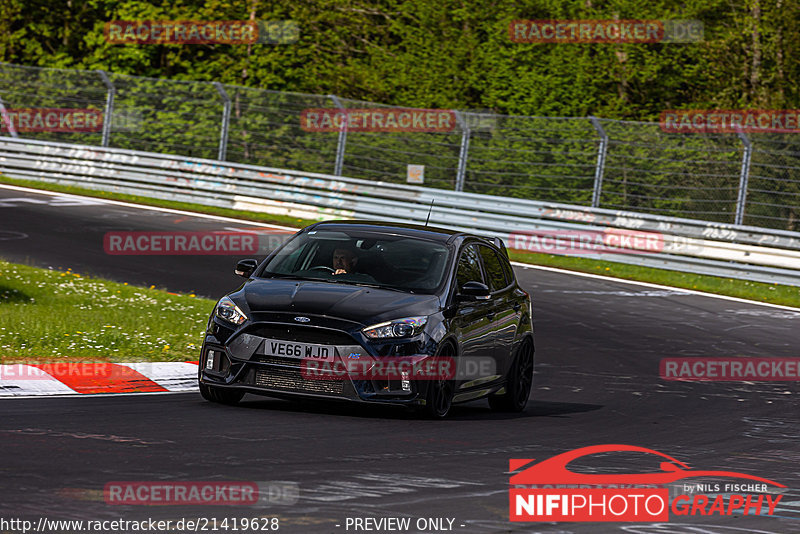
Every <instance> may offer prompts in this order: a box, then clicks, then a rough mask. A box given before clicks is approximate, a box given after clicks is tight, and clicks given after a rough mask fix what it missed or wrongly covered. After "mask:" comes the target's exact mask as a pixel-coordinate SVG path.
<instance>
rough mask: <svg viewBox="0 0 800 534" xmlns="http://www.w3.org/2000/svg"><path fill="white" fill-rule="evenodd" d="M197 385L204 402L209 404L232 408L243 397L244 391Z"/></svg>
mask: <svg viewBox="0 0 800 534" xmlns="http://www.w3.org/2000/svg"><path fill="white" fill-rule="evenodd" d="M199 385H200V395H202V397H203V398H204V399H205V400H207V401H210V402H216V403H219V404H227V405H230V406H233V405H234V404H237V403H238V402H239V401H240V400H242V397H244V391H240V390H238V389H222V388H215V387H214V386H207V385H205V384H203V383H201V384H199Z"/></svg>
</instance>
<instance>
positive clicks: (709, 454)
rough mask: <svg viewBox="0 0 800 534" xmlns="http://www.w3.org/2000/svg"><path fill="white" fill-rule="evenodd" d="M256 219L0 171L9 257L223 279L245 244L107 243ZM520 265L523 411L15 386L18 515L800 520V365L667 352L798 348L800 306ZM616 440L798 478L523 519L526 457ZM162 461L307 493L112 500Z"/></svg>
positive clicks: (10, 456)
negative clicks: (39, 394)
mask: <svg viewBox="0 0 800 534" xmlns="http://www.w3.org/2000/svg"><path fill="white" fill-rule="evenodd" d="M9 199H17V200H13V201H12V200H9ZM20 199H29V200H28V201H26V200H20ZM70 199H73V200H70ZM244 226H247V225H246V224H238V225H237V224H233V223H231V222H225V221H217V220H213V219H204V218H200V217H193V216H188V215H178V214H170V213H164V212H158V211H154V210H145V209H139V208H135V207H127V206H119V205H114V204H108V203H104V202H102V201H97V200H83V201H75V200H74V197H63V196H56V197H53V196H47V195H43V194H38V193H30V192H23V191H15V190H7V189H0V257H2V258H3V259H6V260H9V261H14V262H23V263H29V264H32V265H36V266H40V267H54V268H64V269H66V268H67V267H69V268H72V269H73V270H74V271H76V272H81V273H86V274H95V275H99V276H103V277H107V278H111V279H114V280H119V281H126V282H129V283H132V284H139V285H146V286H149V285H156V286H158V287H164V288H167V289H169V290H171V291H180V292H195V293H197V294H198V295H204V296H208V297H212V298H216V297H219V296H221V295H222V294H224V293H226V292H227V291H230V290H231V289H234V288H235V287H236V286H237V285H238V284H239V280H240V279H239V278H237V277H236V276H235V275H233V274H232V269H233V266H234V264H235V259H236V258H235V257H229V256H111V255H107V254H105V253H104V252H103V240H102V237H103V234H104V233H105V232H108V231H117V230H119V231H164V230H180V231H197V230H222V229H224V228H231V227H244ZM515 270H516V272H517V276H518V277H519V278H520V281H521V284H522V286H523V287H524V288H525V289H526V290H529V291H530V292H531V293H532V295H533V299H534V317H535V322H536V375H535V379H534V381H535V383H534V390H533V395H532V400H531V402H530V403H529V405H528V407H527V409H526V410H525V411H524V412H523V413H522V414H517V415H498V414H495V413H493V412H491V411H490V410H489V408H488V405H487V404H486V402H485V401H477V402H473V403H469V404H466V405H463V406H459V407H457V408H456V409H455V410H454V413H453V416H452V418H450V419H448V420H445V421H425V420H418V419H415V418H414V417H413V416H411V415H409V414H407V413H406V412H404V411H399V410H391V409H379V408H375V407H360V406H351V405H323V404H319V403H296V402H287V401H282V400H272V399H267V398H259V397H255V396H247V397H246V398H245V400H244V401H243V402H242V403H241V405H240V406H238V407H227V406H222V405H214V404H210V403H207V402H204V401H203V400H202V399H201V398H200V396H199V394H193V393H187V394H164V395H158V394H154V395H131V396H99V397H91V396H87V397H82V398H44V399H10V400H4V401H0V413H2V417H0V450H2V451H3V454H4V456H5V460H4V461H3V462H2V464H0V480H1V481H2V482H0V516H2V517H25V518H31V519H36V518H40V517H43V516H44V517H47V518H50V519H54V518H60V519H82V520H102V519H118V518H124V519H142V518H161V519H173V520H175V519H180V518H214V517H215V518H218V519H221V518H224V517H249V518H255V517H279V518H280V520H281V528H280V531H282V532H298V533H306V532H311V533H316V532H330V533H338V532H353V531H354V530H353V529H352V527H351V528H350V529H349V530H346V528H345V524H346V523H345V521H346V519H347V518H353V517H360V518H364V517H375V518H385V517H412V518H414V520H416V518H419V517H442V518H453V519H454V523H453V531H455V532H464V533H470V532H551V533H557V532H562V533H565V532H612V531H625V532H642V533H659V532H661V533H666V532H670V533H674V532H687V533H688V532H708V533H729V532H730V533H734V532H736V533H738V532H765V533H784V532H800V403H799V402H798V387H797V386H798V383H797V382H752V383H737V382H667V381H664V380H662V379H660V378H659V361H660V360H661V358H666V357H690V356H708V357H730V356H753V357H797V356H798V345H799V344H798V340H800V334H798V332H800V329H799V328H798V326H800V313H798V312H793V311H788V310H782V309H777V308H772V307H768V306H760V305H756V304H750V303H744V302H733V301H727V300H720V299H715V298H709V297H704V296H699V295H694V294H688V293H686V292H683V291H680V290H665V289H654V288H649V287H643V286H636V285H630V284H624V283H620V282H616V281H612V280H602V279H592V278H584V277H578V276H573V275H569V274H565V273H559V272H552V271H542V270H538V269H533V268H521V267H520V268H515ZM200 335H201V333H199V332H198V338H199V337H200ZM603 443H619V444H630V445H638V446H642V447H648V448H651V449H654V450H657V451H660V452H663V453H666V454H668V455H670V456H674V457H676V458H677V459H678V460H681V461H683V462H686V463H687V464H689V465H690V467H692V468H694V469H706V470H708V469H714V470H729V471H739V472H744V473H750V474H753V475H757V476H760V477H765V478H769V479H772V480H776V481H778V482H780V483H782V484H784V485H786V486H787V487H788V490H787V491H786V493H785V494H784V497H783V500H782V502H781V504H780V505H779V506H778V509H777V510H776V513H775V516H774V517H763V516H747V517H742V516H733V517H719V516H708V517H703V516H682V517H675V516H673V517H672V518H671V522H670V523H669V525H666V524H638V523H631V524H625V523H609V524H602V525H601V524H597V523H558V524H555V523H519V524H517V523H513V524H512V523H509V521H508V514H509V510H508V508H509V507H508V477H509V475H508V467H509V466H508V461H509V459H510V458H531V459H537V460H543V459H546V458H549V457H551V456H554V455H556V454H559V453H562V452H565V451H568V450H571V449H575V448H578V447H583V446H589V445H596V444H603ZM657 467H658V465H657V462H656V463H654V462H653V461H652V460H651V459H649V458H648V457H646V456H643V455H638V456H637V455H628V456H625V457H624V462H623V463H619V461H617V462H614V461H613V460H612V457H611V456H609V455H605V456H603V457H601V458H599V459H598V460H597V461H595V462H587V463H586V464H585V465H582V466H579V468H580V469H582V470H583V471H585V472H597V471H598V470H601V469H602V470H608V469H612V470H615V471H616V472H646V471H653V470H654V469H656V468H657ZM152 480H157V481H200V480H212V481H257V482H272V483H273V484H274V485H279V484H283V485H287V484H288V485H289V486H292V485H295V484H296V487H297V488H298V489H299V500H298V501H297V502H296V503H293V504H281V503H278V504H272V505H268V506H262V507H257V506H238V507H231V506H205V507H200V506H128V505H124V506H121V505H109V504H106V503H105V502H104V501H103V496H102V490H103V488H104V486H105V484H107V483H109V482H112V481H152ZM412 524H413V523H412ZM337 525H339V526H337ZM419 531H422V532H432V531H433V530H419ZM410 532H418V530H414V529H412V530H410Z"/></svg>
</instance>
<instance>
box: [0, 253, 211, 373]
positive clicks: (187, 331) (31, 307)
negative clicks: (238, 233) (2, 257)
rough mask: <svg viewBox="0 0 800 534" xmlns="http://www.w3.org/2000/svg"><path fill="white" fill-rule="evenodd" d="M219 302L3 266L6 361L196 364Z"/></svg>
mask: <svg viewBox="0 0 800 534" xmlns="http://www.w3.org/2000/svg"><path fill="white" fill-rule="evenodd" d="M213 306H214V301H212V300H209V299H204V298H196V297H194V296H193V295H177V294H174V293H168V292H166V291H161V290H157V289H146V288H141V287H134V286H129V285H128V284H121V283H117V282H109V281H106V280H100V279H97V278H88V277H84V276H81V275H79V274H77V273H73V272H72V271H70V270H68V271H66V272H63V271H54V270H48V269H38V268H36V267H29V266H26V265H18V264H14V263H8V262H5V261H0V358H1V359H2V361H3V362H4V363H8V362H13V361H26V362H54V361H59V360H64V361H75V360H87V361H140V362H141V361H187V360H196V359H197V357H198V355H199V352H200V346H201V344H202V341H203V332H204V331H205V327H206V322H207V321H208V316H209V314H210V313H211V309H212V307H213Z"/></svg>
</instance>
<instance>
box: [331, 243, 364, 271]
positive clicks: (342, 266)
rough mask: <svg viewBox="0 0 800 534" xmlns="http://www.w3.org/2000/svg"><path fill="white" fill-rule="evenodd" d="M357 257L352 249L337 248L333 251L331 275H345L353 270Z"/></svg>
mask: <svg viewBox="0 0 800 534" xmlns="http://www.w3.org/2000/svg"><path fill="white" fill-rule="evenodd" d="M357 263H358V255H357V254H356V252H355V251H354V250H353V249H352V248H346V247H339V248H337V249H336V250H334V251H333V268H334V272H333V274H347V273H352V272H354V270H355V267H356V264H357Z"/></svg>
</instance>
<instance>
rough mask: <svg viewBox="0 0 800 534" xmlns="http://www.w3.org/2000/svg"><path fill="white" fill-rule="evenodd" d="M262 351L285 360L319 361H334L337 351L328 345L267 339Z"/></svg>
mask: <svg viewBox="0 0 800 534" xmlns="http://www.w3.org/2000/svg"><path fill="white" fill-rule="evenodd" d="M262 351H263V352H264V354H265V355H267V356H283V357H284V358H298V359H303V358H308V359H312V360H319V361H333V360H334V357H335V356H336V349H335V348H334V347H329V346H327V345H312V344H310V343H295V342H293V341H280V340H277V339H265V340H264V345H263V348H262Z"/></svg>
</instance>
